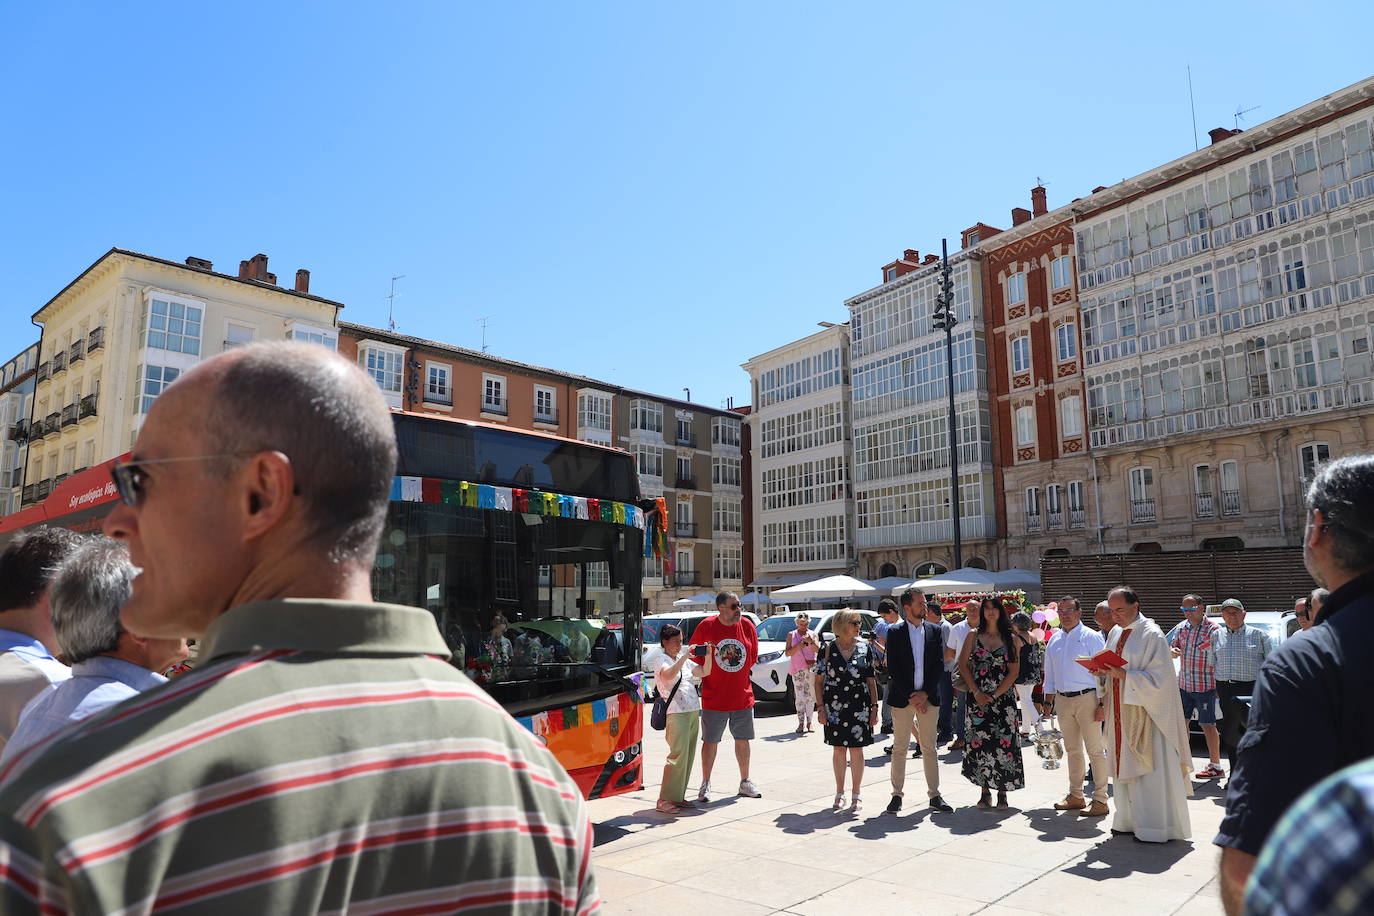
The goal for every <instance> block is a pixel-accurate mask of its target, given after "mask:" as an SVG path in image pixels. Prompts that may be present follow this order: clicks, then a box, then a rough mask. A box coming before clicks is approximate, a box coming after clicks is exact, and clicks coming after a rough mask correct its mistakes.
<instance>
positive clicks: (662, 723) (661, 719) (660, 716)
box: [649, 675, 682, 732]
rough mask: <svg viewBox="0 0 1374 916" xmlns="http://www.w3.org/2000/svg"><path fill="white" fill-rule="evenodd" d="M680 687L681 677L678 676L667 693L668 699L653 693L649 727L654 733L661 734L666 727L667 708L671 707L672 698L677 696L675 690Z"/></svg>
mask: <svg viewBox="0 0 1374 916" xmlns="http://www.w3.org/2000/svg"><path fill="white" fill-rule="evenodd" d="M681 686H682V675H678V678H677V683H676V684H674V685H673V689H672V690H670V691H669V692H668V698H667V699H664V698H663V695H662V694H660V693H658V692H657V691H655V695H654V708H653V709H652V710H651V711H650V712H649V727H650V728H652V729H653V730H654V731H656V732H661V731H663V730H664V729H665V728H667V727H668V707H669V706H670V705H672V702H673V697H675V696H677V689H678V688H679V687H681Z"/></svg>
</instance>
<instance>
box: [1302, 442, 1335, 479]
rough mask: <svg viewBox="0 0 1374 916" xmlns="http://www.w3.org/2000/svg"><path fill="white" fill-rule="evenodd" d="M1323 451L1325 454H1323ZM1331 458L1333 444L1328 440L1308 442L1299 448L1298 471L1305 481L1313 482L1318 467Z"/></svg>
mask: <svg viewBox="0 0 1374 916" xmlns="http://www.w3.org/2000/svg"><path fill="white" fill-rule="evenodd" d="M1323 452H1324V453H1325V454H1323ZM1330 460H1331V444H1330V443H1328V442H1308V443H1306V444H1305V445H1302V446H1299V448H1298V471H1299V472H1300V473H1301V474H1302V477H1301V479H1302V481H1303V482H1304V483H1311V482H1312V479H1313V478H1314V477H1316V470H1317V468H1319V467H1321V466H1322V465H1323V464H1325V463H1326V462H1328V461H1330Z"/></svg>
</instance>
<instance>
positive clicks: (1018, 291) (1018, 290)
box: [1006, 273, 1026, 305]
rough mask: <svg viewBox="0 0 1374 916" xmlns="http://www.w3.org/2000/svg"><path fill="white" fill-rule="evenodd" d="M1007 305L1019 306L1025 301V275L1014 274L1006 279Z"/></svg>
mask: <svg viewBox="0 0 1374 916" xmlns="http://www.w3.org/2000/svg"><path fill="white" fill-rule="evenodd" d="M1006 288H1007V305H1020V304H1021V303H1022V302H1025V301H1026V275H1025V273H1015V274H1012V275H1011V276H1010V277H1007V285H1006Z"/></svg>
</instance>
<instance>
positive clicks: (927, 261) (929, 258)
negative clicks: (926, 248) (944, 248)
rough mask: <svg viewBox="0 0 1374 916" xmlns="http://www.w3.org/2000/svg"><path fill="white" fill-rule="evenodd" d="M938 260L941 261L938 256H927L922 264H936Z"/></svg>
mask: <svg viewBox="0 0 1374 916" xmlns="http://www.w3.org/2000/svg"><path fill="white" fill-rule="evenodd" d="M938 260H940V256H939V255H938V254H928V255H926V259H925V260H924V261H922V262H921V264H922V265H923V266H924V265H926V264H934V263H935V262H936V261H938Z"/></svg>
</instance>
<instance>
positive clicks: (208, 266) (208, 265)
mask: <svg viewBox="0 0 1374 916" xmlns="http://www.w3.org/2000/svg"><path fill="white" fill-rule="evenodd" d="M186 266H187V267H197V268H200V269H201V270H214V269H215V264H214V262H213V261H207V260H205V259H204V258H187V259H186Z"/></svg>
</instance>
